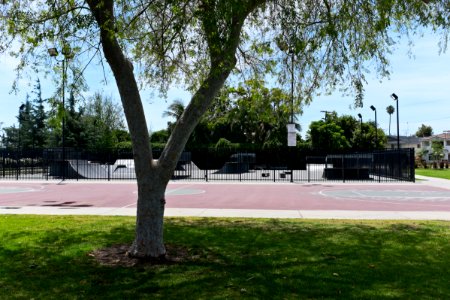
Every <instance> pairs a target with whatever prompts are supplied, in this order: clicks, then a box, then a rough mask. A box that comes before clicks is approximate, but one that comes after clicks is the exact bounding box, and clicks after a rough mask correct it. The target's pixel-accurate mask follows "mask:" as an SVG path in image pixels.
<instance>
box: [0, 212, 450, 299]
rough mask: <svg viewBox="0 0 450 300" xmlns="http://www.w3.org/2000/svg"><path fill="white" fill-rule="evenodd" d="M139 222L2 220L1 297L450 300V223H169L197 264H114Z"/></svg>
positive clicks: (168, 234)
mask: <svg viewBox="0 0 450 300" xmlns="http://www.w3.org/2000/svg"><path fill="white" fill-rule="evenodd" d="M133 227H134V219H133V218H129V217H86V216H73V217H63V216H12V215H1V216H0V241H1V244H0V298H1V299H325V298H326V299H334V298H341V299H356V298H358V299H361V298H363V299H448V296H449V295H450V272H449V270H450V223H449V222H425V221H423V222H422V221H416V222H414V221H410V222H391V221H305V220H255V219H208V218H168V219H166V224H165V230H166V231H165V239H166V242H167V243H170V244H172V245H177V246H181V247H185V248H186V249H188V251H189V253H190V258H189V259H187V260H185V261H183V262H180V263H174V264H170V265H153V266H142V265H141V266H138V267H128V268H126V267H108V266H102V265H100V264H98V263H97V262H96V261H95V260H94V258H93V257H92V256H90V255H89V253H90V252H91V251H93V250H95V249H99V248H102V247H107V246H110V245H113V244H117V243H130V242H131V240H132V238H133Z"/></svg>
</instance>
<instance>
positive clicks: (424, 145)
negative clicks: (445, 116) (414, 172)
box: [416, 131, 450, 162]
mask: <svg viewBox="0 0 450 300" xmlns="http://www.w3.org/2000/svg"><path fill="white" fill-rule="evenodd" d="M433 143H441V144H442V145H443V147H444V152H443V157H442V158H441V160H447V161H448V160H449V152H450V131H449V132H444V133H441V134H437V135H433V136H429V137H423V138H420V147H419V149H418V150H419V151H421V153H422V158H423V159H424V160H425V161H427V162H429V161H433V160H435V158H434V156H433V148H432V147H431V146H432V144H433ZM418 150H416V153H418Z"/></svg>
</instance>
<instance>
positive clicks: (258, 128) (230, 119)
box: [151, 80, 387, 151]
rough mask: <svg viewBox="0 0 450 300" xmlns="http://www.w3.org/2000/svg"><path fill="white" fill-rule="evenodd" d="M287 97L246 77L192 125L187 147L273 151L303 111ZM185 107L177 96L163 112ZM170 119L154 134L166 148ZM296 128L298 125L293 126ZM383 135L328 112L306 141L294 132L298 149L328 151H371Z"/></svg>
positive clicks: (155, 143) (350, 118)
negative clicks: (292, 122) (292, 114)
mask: <svg viewBox="0 0 450 300" xmlns="http://www.w3.org/2000/svg"><path fill="white" fill-rule="evenodd" d="M291 100H292V99H290V96H289V95H287V94H286V93H284V92H283V91H282V90H280V89H276V88H274V89H269V88H266V87H264V86H263V82H261V81H255V80H250V81H247V82H245V84H241V85H239V87H238V88H231V87H227V88H225V89H224V90H223V91H222V92H221V94H220V96H219V97H217V98H216V99H215V101H214V102H213V105H212V106H211V108H210V109H209V110H208V112H207V113H206V114H205V116H204V117H203V118H202V120H201V121H200V123H199V124H198V125H197V127H196V128H195V130H194V132H193V133H192V135H191V137H190V139H189V141H188V142H187V147H188V148H191V149H192V148H210V147H216V148H220V147H244V148H247V149H248V148H257V149H267V148H269V149H277V148H282V147H286V144H287V129H286V125H287V124H288V123H289V121H290V117H291V113H292V111H291V110H293V113H294V120H297V115H298V114H301V112H302V111H301V103H300V101H299V100H298V99H295V101H294V102H296V103H297V104H296V105H295V107H291V105H292V103H291ZM183 111H184V105H183V103H182V102H181V101H180V100H175V101H174V102H173V103H172V104H170V105H169V107H168V110H167V111H165V112H164V114H163V115H164V116H168V117H172V118H173V119H175V121H177V120H178V119H179V118H180V116H181V115H182V113H183ZM174 124H175V123H174V122H172V121H169V122H168V124H167V125H168V126H167V129H164V130H160V131H157V132H154V133H153V134H152V136H151V141H152V142H153V146H158V147H164V145H165V143H166V142H167V140H168V138H169V136H170V133H171V130H172V128H173V126H174ZM296 126H297V129H298V130H300V126H299V124H296ZM386 141H387V137H386V135H385V133H384V132H383V130H381V129H379V128H376V127H375V123H374V122H364V123H362V122H360V121H358V120H357V119H356V118H355V117H353V116H350V115H344V116H338V115H337V113H336V112H327V114H326V117H325V118H324V119H322V120H319V121H315V122H312V123H311V124H310V126H309V130H308V131H307V136H306V140H302V138H301V136H300V135H298V136H297V147H301V148H309V149H315V150H319V149H320V150H324V149H326V150H327V151H346V150H350V149H352V150H372V149H383V148H385V147H386Z"/></svg>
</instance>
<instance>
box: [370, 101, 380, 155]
mask: <svg viewBox="0 0 450 300" xmlns="http://www.w3.org/2000/svg"><path fill="white" fill-rule="evenodd" d="M370 109H371V110H373V111H374V112H375V148H377V147H378V123H377V109H376V108H375V106H373V105H371V106H370Z"/></svg>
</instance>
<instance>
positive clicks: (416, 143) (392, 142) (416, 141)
mask: <svg viewBox="0 0 450 300" xmlns="http://www.w3.org/2000/svg"><path fill="white" fill-rule="evenodd" d="M449 136H450V135H449ZM399 142H400V148H414V151H416V152H417V150H418V149H420V148H421V144H420V142H421V138H418V137H416V136H402V135H401V136H400V138H399ZM386 148H387V149H395V148H397V136H394V135H390V136H387V146H386Z"/></svg>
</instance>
